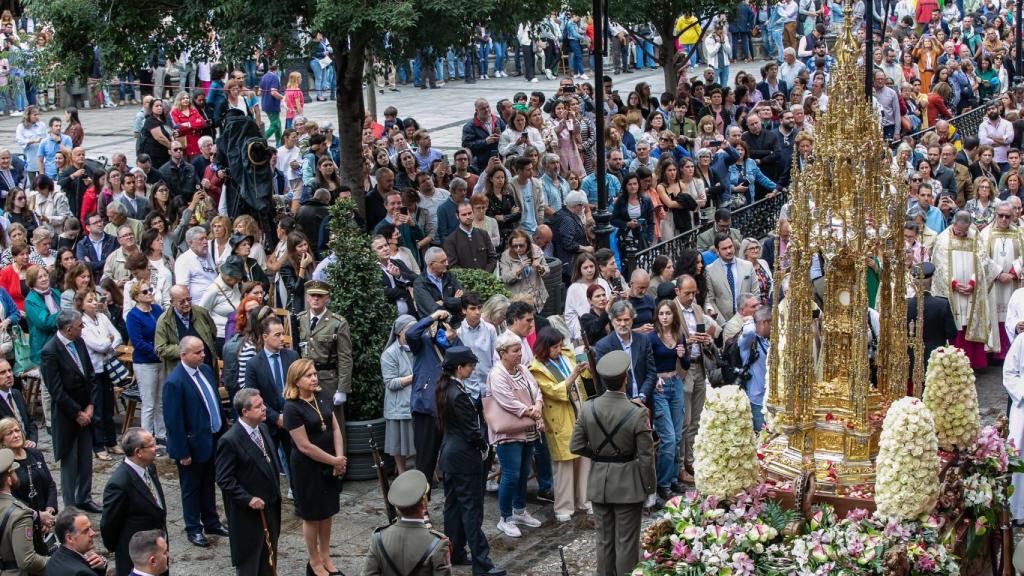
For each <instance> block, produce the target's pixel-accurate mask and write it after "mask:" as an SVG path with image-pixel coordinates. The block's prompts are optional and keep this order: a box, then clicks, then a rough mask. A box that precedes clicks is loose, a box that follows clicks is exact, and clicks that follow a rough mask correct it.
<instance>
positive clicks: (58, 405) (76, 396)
mask: <svg viewBox="0 0 1024 576" xmlns="http://www.w3.org/2000/svg"><path fill="white" fill-rule="evenodd" d="M58 334H59V333H58ZM75 349H76V350H77V351H78V358H79V359H80V360H81V362H82V367H83V368H84V369H85V373H84V374H83V373H82V371H81V370H79V369H78V365H76V364H75V360H74V358H72V357H71V353H70V352H68V349H67V348H65V347H64V344H62V343H61V340H60V337H59V335H57V334H55V335H54V336H53V337H52V338H50V341H49V342H47V343H46V344H45V345H44V346H43V349H42V351H41V352H40V353H39V359H40V362H39V370H40V372H42V376H43V382H44V383H45V384H46V389H47V390H49V391H50V403H51V406H52V410H51V417H50V419H51V420H52V424H51V427H52V430H53V458H54V460H57V461H60V460H62V459H63V458H64V456H66V455H67V452H68V450H70V449H71V444H72V443H73V442H74V441H75V438H77V437H78V435H79V434H80V433H81V431H82V427H81V426H79V425H78V422H76V421H75V417H76V416H77V415H78V413H79V412H81V411H82V410H85V408H86V406H89V405H90V404H92V388H93V385H92V380H93V377H94V376H95V372H94V371H93V368H92V361H90V360H89V350H88V349H86V347H85V342H84V341H82V339H81V338H79V339H77V340H75Z"/></svg>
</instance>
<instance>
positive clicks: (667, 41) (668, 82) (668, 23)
mask: <svg viewBox="0 0 1024 576" xmlns="http://www.w3.org/2000/svg"><path fill="white" fill-rule="evenodd" d="M654 29H655V30H656V31H657V32H658V35H659V36H661V50H659V51H658V64H660V65H661V70H662V73H663V74H664V75H665V91H666V92H671V93H672V94H676V93H677V92H676V84H677V83H678V82H679V71H678V69H677V68H676V38H675V36H674V35H673V32H675V21H674V20H672V19H667V20H663V21H661V22H658V23H655V24H654Z"/></svg>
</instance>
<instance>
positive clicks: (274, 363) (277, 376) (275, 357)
mask: <svg viewBox="0 0 1024 576" xmlns="http://www.w3.org/2000/svg"><path fill="white" fill-rule="evenodd" d="M312 331H313V330H312V329H310V332H312ZM270 369H271V370H272V371H273V372H274V384H277V389H278V391H280V392H284V378H283V377H282V376H281V355H280V354H277V353H274V354H271V355H270Z"/></svg>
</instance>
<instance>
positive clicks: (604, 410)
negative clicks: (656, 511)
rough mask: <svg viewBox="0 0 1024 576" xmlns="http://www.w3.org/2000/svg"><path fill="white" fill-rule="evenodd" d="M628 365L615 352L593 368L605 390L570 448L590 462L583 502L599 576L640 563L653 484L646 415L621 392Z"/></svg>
mask: <svg viewBox="0 0 1024 576" xmlns="http://www.w3.org/2000/svg"><path fill="white" fill-rule="evenodd" d="M629 362H630V360H629V354H627V353H626V352H623V351H621V350H616V351H614V352H609V353H608V354H605V355H604V357H602V358H601V360H600V361H599V362H598V363H597V373H598V374H599V375H600V376H601V378H602V379H603V380H604V382H605V385H606V387H607V390H606V391H605V393H604V394H602V395H600V396H598V397H596V398H594V399H592V400H588V401H587V402H586V403H585V404H584V408H583V409H582V410H580V415H579V418H578V419H577V420H576V427H575V428H574V429H573V431H572V440H571V442H570V444H569V450H570V451H571V452H572V453H573V454H578V455H580V456H586V457H587V458H590V459H591V461H592V462H593V464H592V465H591V467H590V476H589V477H588V485H587V498H588V499H590V501H591V502H592V503H593V504H594V520H595V521H596V522H597V574H598V575H599V576H625V575H627V574H629V573H630V572H632V570H633V566H635V565H636V563H637V562H638V561H639V559H640V517H641V515H642V513H643V505H644V501H645V500H646V499H647V495H648V494H652V493H653V492H654V489H655V484H656V479H655V473H654V438H653V435H652V434H651V423H650V419H649V418H648V416H647V410H646V409H645V408H644V407H643V406H642V405H640V404H636V403H633V402H632V401H630V399H629V398H628V397H627V396H626V393H625V392H624V390H625V388H624V386H625V384H626V379H627V377H628V375H629Z"/></svg>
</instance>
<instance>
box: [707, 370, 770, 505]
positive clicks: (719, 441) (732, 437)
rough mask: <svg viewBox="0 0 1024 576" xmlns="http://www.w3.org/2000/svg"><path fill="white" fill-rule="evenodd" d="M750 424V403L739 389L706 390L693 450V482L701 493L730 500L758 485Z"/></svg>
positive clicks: (728, 387) (730, 387) (752, 433)
mask: <svg viewBox="0 0 1024 576" xmlns="http://www.w3.org/2000/svg"><path fill="white" fill-rule="evenodd" d="M751 422H752V417H751V412H750V400H749V399H748V398H747V395H746V394H745V393H744V392H743V391H742V390H740V388H739V387H738V386H723V387H722V388H712V389H709V390H708V392H707V398H706V399H705V401H704V411H703V412H702V413H701V416H700V431H699V432H698V433H697V439H696V441H695V442H694V448H693V452H694V463H693V468H694V471H695V472H696V475H695V478H694V479H695V481H696V485H697V489H698V490H700V491H701V492H702V493H704V494H708V495H713V496H717V497H719V498H733V497H735V496H736V495H738V494H739V493H741V492H743V491H745V490H748V489H750V488H751V487H753V486H754V484H756V483H757V469H758V465H757V443H756V442H755V438H754V431H753V426H752V424H751Z"/></svg>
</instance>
